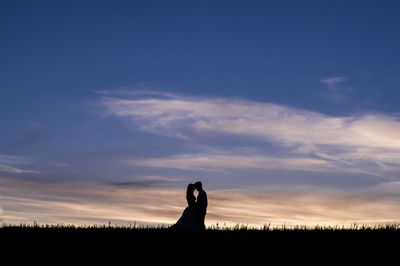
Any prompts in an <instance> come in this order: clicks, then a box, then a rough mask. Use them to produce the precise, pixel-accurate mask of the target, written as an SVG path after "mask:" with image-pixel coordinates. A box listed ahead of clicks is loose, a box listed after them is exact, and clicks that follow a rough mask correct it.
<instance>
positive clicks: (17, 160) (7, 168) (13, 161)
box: [0, 154, 40, 174]
mask: <svg viewBox="0 0 400 266" xmlns="http://www.w3.org/2000/svg"><path fill="white" fill-rule="evenodd" d="M24 164H27V159H26V158H25V157H22V156H14V155H6V154H0V172H6V173H10V174H28V173H31V174H32V173H39V172H40V171H37V170H32V169H22V168H21V167H19V165H24ZM17 166H18V167H17Z"/></svg>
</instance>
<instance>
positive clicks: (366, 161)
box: [99, 77, 400, 175]
mask: <svg viewBox="0 0 400 266" xmlns="http://www.w3.org/2000/svg"><path fill="white" fill-rule="evenodd" d="M343 79H344V78H341V77H340V78H339V77H336V78H333V79H327V80H325V82H326V83H329V84H334V83H335V82H336V83H337V82H341V81H342V80H343ZM131 96H132V95H129V96H126V97H121V96H119V97H108V96H107V97H102V98H101V100H100V102H99V103H100V105H101V106H102V107H103V108H104V110H105V112H106V114H107V115H108V116H114V117H119V118H123V119H126V121H127V122H128V123H129V124H131V125H133V126H135V127H137V128H139V129H141V130H142V131H147V132H151V133H153V134H157V135H163V136H169V137H176V138H181V139H182V140H188V141H189V140H192V141H193V140H194V141H196V140H200V139H202V138H203V137H204V136H206V137H207V138H208V139H210V138H212V137H213V136H220V135H223V136H225V138H229V137H234V136H235V137H241V138H242V139H244V140H246V139H247V140H248V141H249V142H250V141H251V142H258V143H260V144H262V143H264V144H273V145H274V150H273V155H271V151H267V154H266V152H263V153H261V154H252V155H251V154H245V155H243V154H238V153H237V151H233V150H231V151H228V154H227V152H222V153H223V154H222V155H221V151H220V150H218V149H217V148H216V149H215V151H214V152H211V153H208V154H189V155H180V156H171V157H170V158H158V159H157V158H154V159H144V160H139V161H136V163H137V164H142V165H148V166H156V165H159V166H168V167H171V166H173V165H176V167H177V168H182V167H198V168H202V167H203V166H204V167H207V165H211V167H212V166H213V165H214V162H215V164H217V162H218V164H220V165H222V166H227V167H233V168H235V167H239V166H240V167H255V168H258V167H260V166H262V167H261V168H269V167H275V168H285V167H286V168H289V169H297V170H312V169H319V170H321V171H334V169H335V168H336V169H337V171H338V172H340V171H342V169H343V168H344V169H348V171H362V170H363V169H364V170H366V171H368V172H370V171H371V173H372V174H377V175H379V174H380V173H381V172H382V171H399V169H400V159H398V158H400V156H399V155H400V121H399V120H398V118H397V117H393V116H389V115H385V114H364V115H354V116H329V115H325V114H322V113H318V112H311V111H308V110H304V109H297V108H292V107H289V106H284V105H279V104H273V103H264V102H257V101H250V100H243V99H232V98H206V97H185V96H180V95H173V94H162V93H161V94H160V95H157V94H156V93H154V92H152V93H151V94H150V95H146V94H141V95H140V96H139V95H136V94H135V95H134V97H133V98H131ZM225 150H226V149H225ZM229 153H230V154H229ZM268 153H269V154H268ZM131 163H132V162H131Z"/></svg>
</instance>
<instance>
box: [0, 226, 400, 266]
mask: <svg viewBox="0 0 400 266" xmlns="http://www.w3.org/2000/svg"><path fill="white" fill-rule="evenodd" d="M0 238H1V243H2V247H1V253H2V256H3V258H4V257H5V256H4V255H6V256H7V255H10V254H12V253H11V252H13V251H14V252H15V251H20V253H21V254H23V256H14V255H12V257H13V260H14V261H16V262H26V259H27V258H28V259H29V261H30V262H32V263H33V262H35V261H37V262H44V261H46V260H49V259H50V261H53V258H57V260H56V262H57V264H58V263H60V262H72V263H75V262H78V261H80V262H83V261H86V262H95V261H97V262H105V261H112V262H114V263H116V262H117V261H118V262H122V261H126V260H131V261H137V260H145V261H146V262H147V263H149V264H151V263H156V262H157V263H159V262H160V261H161V262H165V263H166V262H168V263H167V264H169V265H170V263H178V264H181V263H183V262H184V261H188V263H190V264H196V263H197V262H199V260H202V261H207V263H209V262H210V261H213V262H217V261H218V262H219V263H220V264H219V265H228V264H227V263H228V262H239V261H246V262H247V263H249V264H256V262H257V261H260V260H262V261H265V262H272V261H274V262H277V261H279V262H280V264H285V263H294V262H296V263H299V262H302V263H315V262H317V263H318V262H320V264H321V265H325V264H330V263H333V262H336V263H341V264H342V262H344V261H346V262H349V261H353V262H356V264H358V263H360V262H362V261H364V262H371V261H377V260H378V261H379V262H380V263H379V265H385V263H384V262H385V261H390V259H391V258H395V257H396V255H397V253H398V251H399V247H400V245H399V243H400V227H399V225H398V224H391V225H384V226H375V227H369V226H362V225H361V226H360V225H355V226H353V227H350V228H344V227H314V228H306V227H295V228H285V227H276V228H271V227H265V228H264V229H254V228H248V227H246V226H236V227H231V228H218V229H217V228H208V229H207V230H206V231H205V232H197V233H188V232H186V233H185V232H174V231H170V230H168V229H167V228H164V227H139V226H133V227H132V226H131V227H123V226H106V225H105V226H92V227H75V226H65V225H62V226H60V225H55V226H54V225H47V226H38V225H34V226H26V225H21V226H10V225H3V227H0ZM50 255H51V256H50ZM53 262H55V261H53ZM251 262H253V263H251ZM147 263H146V264H147ZM188 263H186V264H188ZM119 264H120V263H119ZM129 264H134V263H129ZM146 264H139V265H146ZM274 265H275V264H274Z"/></svg>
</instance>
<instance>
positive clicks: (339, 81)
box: [318, 77, 354, 104]
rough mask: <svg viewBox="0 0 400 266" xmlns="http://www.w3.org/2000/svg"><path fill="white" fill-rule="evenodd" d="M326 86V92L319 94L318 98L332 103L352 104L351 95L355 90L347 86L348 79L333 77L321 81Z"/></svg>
mask: <svg viewBox="0 0 400 266" xmlns="http://www.w3.org/2000/svg"><path fill="white" fill-rule="evenodd" d="M320 81H321V82H322V83H323V84H325V85H326V90H324V91H321V92H320V93H318V96H319V97H321V98H323V99H326V100H329V101H330V102H332V103H339V104H343V103H348V102H350V94H351V92H352V91H353V90H354V87H351V86H347V85H346V82H347V81H348V78H346V77H331V78H325V79H321V80H320Z"/></svg>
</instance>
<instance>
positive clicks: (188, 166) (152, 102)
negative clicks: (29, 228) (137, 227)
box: [0, 0, 400, 226]
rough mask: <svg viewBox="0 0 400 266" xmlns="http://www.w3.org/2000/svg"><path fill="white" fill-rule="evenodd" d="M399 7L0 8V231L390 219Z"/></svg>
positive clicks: (68, 4) (111, 4) (148, 4)
mask: <svg viewBox="0 0 400 266" xmlns="http://www.w3.org/2000/svg"><path fill="white" fill-rule="evenodd" d="M399 12H400V3H398V1H370V0H365V1H172V0H171V1H7V0H6V1H1V3H0V40H1V41H0V222H1V223H17V224H19V223H33V222H38V223H43V224H45V223H64V224H84V225H90V224H108V222H112V223H113V224H132V223H135V222H136V223H140V224H172V223H174V222H175V221H176V220H177V219H178V218H179V217H180V215H181V214H182V211H183V209H184V208H185V206H186V205H187V203H186V199H185V193H186V186H187V184H188V183H193V182H195V181H198V180H200V181H202V182H203V187H204V189H205V190H206V191H207V194H208V197H209V207H208V212H207V217H206V224H207V225H209V226H211V225H215V224H216V223H219V224H221V225H222V224H226V225H235V224H249V225H255V226H262V225H264V224H274V225H281V224H287V225H290V224H293V225H299V224H300V225H316V224H320V225H321V224H324V225H337V224H340V225H342V224H352V223H362V224H376V223H390V222H396V221H399V219H400V175H399V174H400V159H399V158H400V105H399V104H398V103H399V102H400V89H399V88H400V75H399V71H400V64H399V62H400V51H399V47H400V34H399V32H400V17H399V16H398V14H399Z"/></svg>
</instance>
